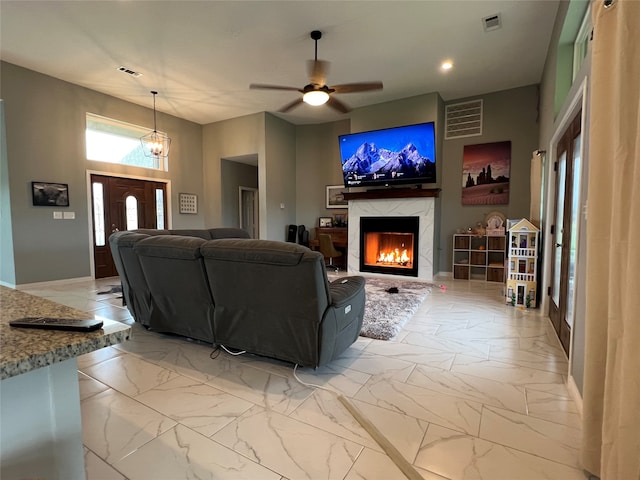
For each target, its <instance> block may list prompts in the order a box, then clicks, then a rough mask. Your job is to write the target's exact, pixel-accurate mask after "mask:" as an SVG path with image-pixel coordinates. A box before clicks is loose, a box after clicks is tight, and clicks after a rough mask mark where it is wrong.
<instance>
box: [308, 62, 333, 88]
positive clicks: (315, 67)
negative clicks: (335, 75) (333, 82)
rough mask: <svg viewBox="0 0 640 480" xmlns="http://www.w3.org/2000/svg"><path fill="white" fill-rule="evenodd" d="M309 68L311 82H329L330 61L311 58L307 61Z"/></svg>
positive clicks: (323, 83)
mask: <svg viewBox="0 0 640 480" xmlns="http://www.w3.org/2000/svg"><path fill="white" fill-rule="evenodd" d="M307 70H308V72H309V78H310V79H311V83H313V84H315V85H320V86H321V87H322V86H323V85H326V84H327V73H328V72H329V62H327V61H326V60H309V61H308V62H307Z"/></svg>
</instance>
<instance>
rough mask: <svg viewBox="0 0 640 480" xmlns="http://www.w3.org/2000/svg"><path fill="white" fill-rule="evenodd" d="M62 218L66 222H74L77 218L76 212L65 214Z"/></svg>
mask: <svg viewBox="0 0 640 480" xmlns="http://www.w3.org/2000/svg"><path fill="white" fill-rule="evenodd" d="M62 216H63V218H64V219H65V220H74V219H75V218H76V212H64V213H63V214H62Z"/></svg>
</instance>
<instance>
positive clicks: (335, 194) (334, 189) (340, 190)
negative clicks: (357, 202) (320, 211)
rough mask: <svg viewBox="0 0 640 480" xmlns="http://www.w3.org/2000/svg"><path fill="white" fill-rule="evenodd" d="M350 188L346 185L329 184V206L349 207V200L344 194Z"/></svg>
mask: <svg viewBox="0 0 640 480" xmlns="http://www.w3.org/2000/svg"><path fill="white" fill-rule="evenodd" d="M348 191H349V189H348V188H347V187H345V186H344V185H327V205H326V207H327V208H348V207H349V202H348V201H347V200H346V199H345V198H344V194H345V193H347V192H348Z"/></svg>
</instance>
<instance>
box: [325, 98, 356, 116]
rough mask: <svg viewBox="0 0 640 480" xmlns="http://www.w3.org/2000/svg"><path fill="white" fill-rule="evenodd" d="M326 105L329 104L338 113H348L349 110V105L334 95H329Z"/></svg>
mask: <svg viewBox="0 0 640 480" xmlns="http://www.w3.org/2000/svg"><path fill="white" fill-rule="evenodd" d="M327 105H329V106H330V107H331V108H333V109H334V110H338V111H339V112H340V113H349V112H350V111H351V109H350V108H349V107H347V106H346V105H345V104H344V103H342V102H341V101H340V100H338V99H337V98H336V97H329V100H327Z"/></svg>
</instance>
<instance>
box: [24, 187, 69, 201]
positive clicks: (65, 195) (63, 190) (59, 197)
mask: <svg viewBox="0 0 640 480" xmlns="http://www.w3.org/2000/svg"><path fill="white" fill-rule="evenodd" d="M31 195H32V198H33V205H34V206H36V207H68V206H69V185H68V184H66V183H50V182H31Z"/></svg>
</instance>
